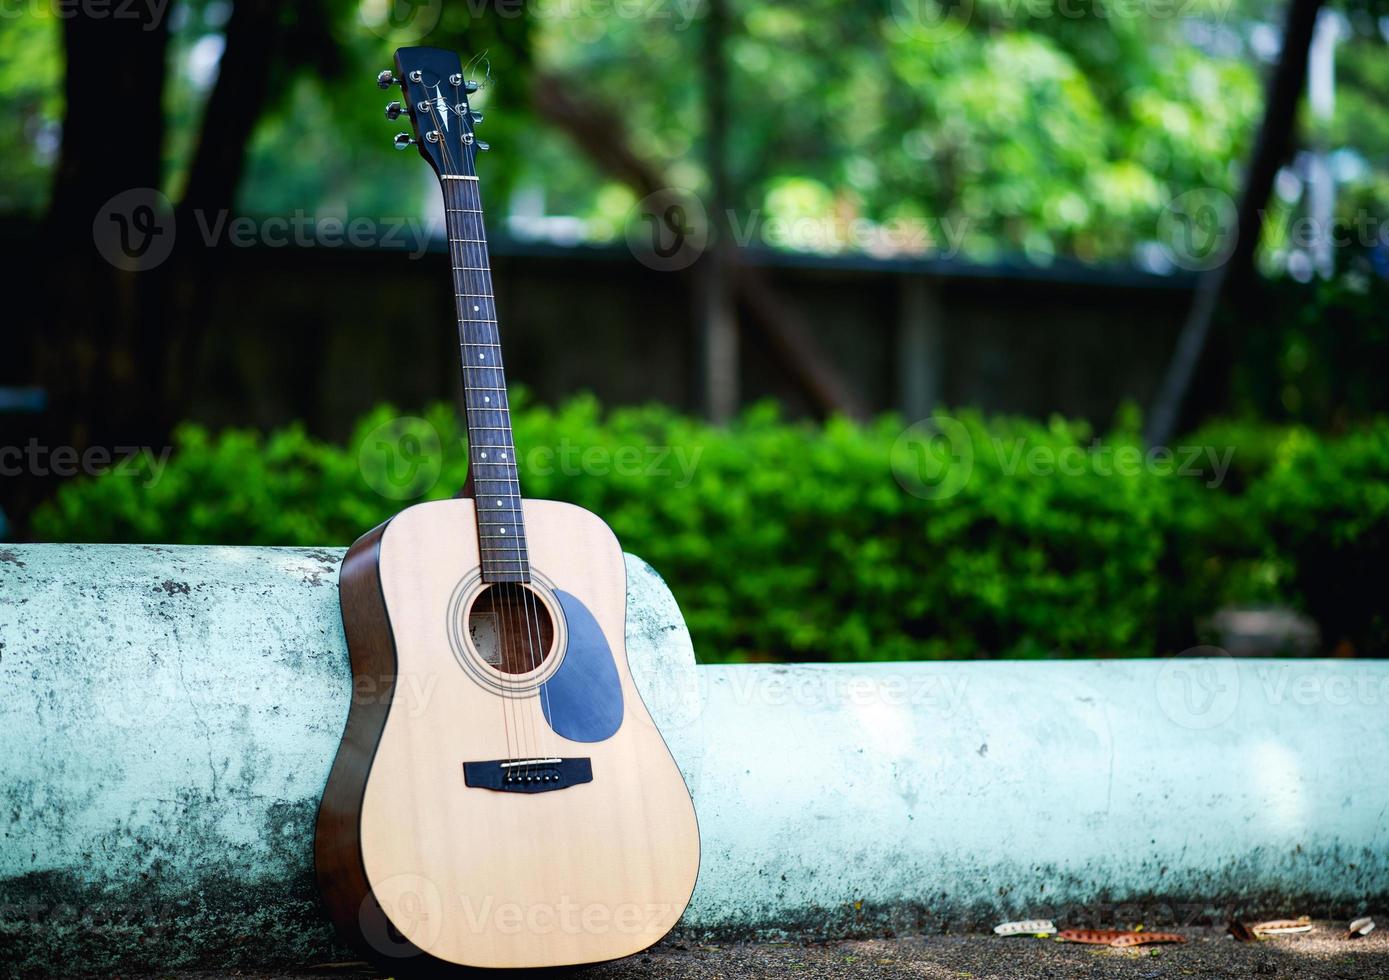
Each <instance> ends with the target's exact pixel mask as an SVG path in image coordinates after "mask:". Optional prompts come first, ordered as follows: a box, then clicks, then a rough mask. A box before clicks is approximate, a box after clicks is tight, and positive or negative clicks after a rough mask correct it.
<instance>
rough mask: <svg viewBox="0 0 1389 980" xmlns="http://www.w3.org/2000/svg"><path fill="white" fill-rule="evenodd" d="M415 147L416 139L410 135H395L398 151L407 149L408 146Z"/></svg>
mask: <svg viewBox="0 0 1389 980" xmlns="http://www.w3.org/2000/svg"><path fill="white" fill-rule="evenodd" d="M414 145H415V138H414V137H413V136H411V135H410V134H409V133H396V134H395V148H396V149H397V150H403V149H405V148H406V147H407V146H414Z"/></svg>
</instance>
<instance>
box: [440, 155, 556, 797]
mask: <svg viewBox="0 0 1389 980" xmlns="http://www.w3.org/2000/svg"><path fill="white" fill-rule="evenodd" d="M464 152H465V153H466V152H468V151H467V150H465V151H464ZM474 159H476V157H474ZM471 186H472V189H473V193H474V194H475V195H476V197H477V200H476V201H474V202H470V203H474V204H476V209H475V210H473V211H470V212H465V213H472V214H475V215H476V217H475V219H474V222H475V234H474V230H473V228H472V227H471V226H470V228H469V231H468V234H466V235H465V236H464V237H465V238H468V239H473V241H469V242H465V243H464V244H463V248H464V251H465V254H469V253H468V246H469V245H473V246H474V247H475V249H476V251H477V268H478V269H479V270H481V276H482V277H486V278H489V279H490V273H491V262H490V259H489V258H488V256H487V246H486V244H485V243H486V241H487V232H486V224H485V221H486V219H485V218H484V217H483V212H482V194H481V192H480V191H479V190H478V188H477V185H476V183H473V184H472V185H471ZM458 193H459V195H460V196H461V197H462V198H463V199H464V200H467V199H468V198H467V192H466V190H463V189H460V191H459V192H458ZM470 264H471V263H470ZM489 312H490V313H491V314H492V316H491V317H489V319H490V320H492V321H493V323H495V322H496V319H497V316H496V299H495V298H493V299H492V306H491V309H490V310H489ZM497 356H498V364H500V363H501V361H500V357H501V353H500V337H498V354H497ZM498 398H499V399H501V400H502V406H501V407H500V408H499V409H498V411H499V412H503V413H505V415H506V417H507V419H508V421H510V400H509V398H507V393H506V392H498ZM510 463H511V467H512V468H513V469H516V470H517V473H518V476H519V468H518V463H517V460H516V452H515V442H514V439H513V441H512V447H511V460H510ZM485 497H486V495H484V499H483V504H484V506H485V505H486V499H485ZM505 505H506V509H507V511H508V512H509V515H510V517H511V521H512V529H513V530H514V531H515V532H516V534H515V541H514V546H515V548H516V551H517V554H518V556H519V555H522V554H524V555H525V556H526V560H525V562H524V564H525V568H524V570H522V573H521V576H520V577H521V579H522V581H520V582H517V583H516V584H515V593H514V597H515V599H516V600H517V605H518V606H519V613H518V618H520V619H522V620H523V622H524V624H525V634H524V649H525V652H526V655H527V659H528V661H529V665H530V670H529V674H530V677H531V679H532V681H535V680H536V674H537V671H538V670H539V668H540V666H541V665H542V664H543V663H544V661H545V651H544V649H543V630H542V627H541V622H540V615H541V613H540V606H539V603H538V600H537V599H536V595H535V589H534V583H533V582H529V581H527V580H528V579H530V578H531V576H530V574H529V572H530V561H529V543H528V541H527V539H526V536H525V534H524V531H523V530H522V529H523V528H524V526H525V510H524V506H523V502H522V499H521V487H520V481H519V479H518V480H516V481H514V485H513V482H509V483H508V485H507V493H506V497H505ZM517 564H521V562H517ZM536 689H537V693H536V695H535V699H534V700H535V703H534V704H532V703H531V697H530V696H529V695H528V694H526V695H524V696H523V697H522V699H521V700H522V708H521V710H522V714H523V716H524V718H525V721H526V723H527V730H528V731H529V732H530V734H531V740H532V748H533V753H532V755H533V757H540V756H541V755H542V754H543V753H542V751H541V746H542V742H550V741H553V736H552V734H547V733H546V731H545V730H546V729H547V728H549V722H548V719H547V718H546V717H544V716H543V715H542V717H541V718H539V719H537V718H536V717H535V714H536V712H537V711H542V712H543V708H542V704H541V698H542V697H543V698H545V699H546V700H545V702H544V703H545V705H546V706H548V704H549V701H548V699H549V690H548V688H546V687H545V686H544V685H543V684H539V683H537V684H536ZM537 732H538V734H537ZM549 754H550V755H553V754H554V753H549ZM522 772H523V775H524V776H526V777H531V776H533V775H534V772H533V770H532V767H530V766H526V767H525V768H524V769H523V770H522Z"/></svg>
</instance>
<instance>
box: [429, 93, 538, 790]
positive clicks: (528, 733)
mask: <svg viewBox="0 0 1389 980" xmlns="http://www.w3.org/2000/svg"><path fill="white" fill-rule="evenodd" d="M455 88H456V86H455ZM460 131H461V120H460ZM464 152H465V153H466V152H467V151H466V150H465V151H464ZM468 186H471V187H472V189H473V191H474V193H475V194H476V196H477V200H476V201H472V200H469V198H468V193H467V190H466V189H465V188H466V187H468ZM450 196H451V197H453V198H454V199H455V203H458V204H465V205H467V204H476V207H475V208H464V209H461V210H459V211H458V213H459V214H473V215H476V217H475V218H473V219H467V218H464V219H462V221H463V222H465V223H464V224H463V230H464V234H463V236H462V239H463V240H462V241H460V242H459V243H458V244H459V246H460V251H461V253H462V255H463V266H464V279H465V282H468V283H474V282H476V283H477V285H476V286H470V288H468V289H467V290H465V292H468V293H476V294H477V295H478V296H481V295H482V293H481V287H482V285H484V284H485V282H486V280H487V279H488V278H489V276H488V274H489V272H490V268H489V266H490V263H489V261H488V259H487V255H486V245H485V244H484V243H485V241H486V230H485V226H484V223H483V216H482V200H481V195H480V194H477V185H476V183H472V182H465V183H464V184H463V185H462V186H460V187H459V189H458V190H456V191H454V192H452V193H451V195H450ZM467 222H471V223H467ZM474 225H475V227H474ZM470 246H472V247H471V248H470ZM474 252H476V253H477V259H476V262H474V260H473V253H474ZM472 276H476V279H474V278H472ZM487 295H489V296H490V295H491V293H489V294H487ZM495 302H496V301H495V299H494V300H493V301H492V304H493V305H492V307H491V309H490V310H488V312H490V313H492V314H493V315H492V316H490V317H483V318H481V319H482V320H485V321H491V322H493V323H495V321H496V315H495V311H496V305H495ZM464 318H465V319H471V318H469V317H466V316H465V317H464ZM494 349H495V355H494V356H495V362H494V364H493V365H492V367H493V369H494V370H496V371H498V372H500V371H501V370H502V360H501V348H500V343H497V344H496V345H495V347H494ZM498 380H501V379H500V378H499V379H498ZM501 387H502V386H500V385H498V386H497V388H498V389H500V388H501ZM504 394H505V393H504V392H501V391H500V390H499V391H498V397H499V398H500V399H503V401H502V404H501V405H500V406H499V407H498V408H497V409H495V410H494V411H496V412H497V413H498V414H499V415H501V416H503V417H504V418H506V419H508V420H509V411H508V410H507V407H506V402H505V400H504ZM483 397H485V398H490V396H483ZM478 407H479V409H480V410H482V411H489V410H488V409H481V406H478ZM499 421H500V420H499ZM497 431H503V430H502V429H500V428H499V429H498V430H497ZM507 452H509V453H510V456H511V458H510V459H509V460H507V463H508V467H507V468H510V469H513V470H514V469H515V466H516V453H515V446H514V443H513V444H512V445H509V446H508V447H507ZM503 479H505V480H506V481H507V492H506V495H505V496H506V500H507V501H508V502H509V503H508V505H507V510H509V511H510V516H511V520H512V530H513V531H515V532H518V533H516V534H513V537H512V541H511V543H510V544H511V548H506V547H501V549H500V550H502V553H503V554H505V553H506V551H508V550H511V549H512V548H514V550H515V552H516V556H517V557H516V558H515V559H503V560H504V561H506V562H507V563H508V565H510V564H516V565H518V566H522V565H524V566H525V567H523V568H518V569H517V571H518V572H519V577H520V578H521V579H522V581H520V582H517V583H511V584H509V585H508V584H504V583H499V584H498V585H496V586H495V588H496V589H497V592H498V594H499V595H501V596H502V597H503V601H502V606H501V608H502V610H503V614H504V615H503V628H504V631H505V634H506V636H507V637H508V638H509V639H510V640H511V650H510V653H511V660H510V661H509V662H508V664H507V665H506V666H520V665H521V662H522V660H521V657H519V656H517V653H518V647H519V648H520V651H519V652H523V653H524V654H525V656H526V658H527V659H528V660H529V662H530V673H531V675H532V677H533V676H534V673H535V669H536V666H537V664H536V657H535V648H534V645H533V640H532V622H531V620H532V616H531V613H532V606H531V605H530V603H529V602H528V600H529V599H530V598H531V590H530V589H529V588H527V585H526V582H525V581H524V579H526V578H528V577H529V575H528V571H529V561H528V560H527V559H525V558H523V556H524V555H525V538H524V535H523V534H521V533H519V532H520V529H521V527H522V521H523V519H524V518H523V514H522V513H521V511H520V509H519V506H520V505H519V499H518V498H519V496H520V486H519V483H516V481H513V480H511V479H510V478H509V477H503ZM476 490H477V487H476V486H475V487H474V491H475V494H474V504H475V506H478V507H479V508H480V510H485V509H486V507H487V500H488V499H489V495H488V494H485V493H484V494H481V495H479V494H477V493H476ZM480 526H481V525H480ZM505 530H506V529H505V527H503V528H502V532H501V533H505ZM498 549H499V544H498V542H497V541H493V542H492V544H491V545H489V550H492V551H496V550H498ZM536 615H537V616H538V612H537V614H536ZM522 625H523V626H524V630H525V632H524V633H521V632H520V631H519V630H518V629H516V628H515V627H518V626H522ZM536 629H537V632H538V627H536ZM503 656H504V657H505V644H503ZM503 673H505V674H507V676H508V678H511V677H513V676H514V675H512V674H511V673H510V671H506V670H504V671H503ZM511 683H512V689H513V693H514V695H515V697H514V698H513V700H515V701H516V702H518V703H517V704H515V705H514V708H515V711H516V713H517V714H519V716H520V719H519V723H518V725H517V729H518V739H519V740H520V741H521V743H522V752H521V756H522V757H526V758H533V757H536V756H538V755H539V746H540V738H541V737H543V736H540V737H538V736H537V731H536V730H537V728H538V727H539V726H540V725H543V722H538V721H537V720H536V718H535V717H534V714H535V712H534V709H533V707H532V705H531V704H530V697H529V696H528V694H527V692H526V691H525V683H524V682H520V681H514V680H513V681H512V682H511ZM521 775H522V777H523V778H529V777H531V776H533V775H534V773H533V767H532V766H529V765H527V766H524V767H522V769H521Z"/></svg>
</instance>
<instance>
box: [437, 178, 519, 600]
mask: <svg viewBox="0 0 1389 980" xmlns="http://www.w3.org/2000/svg"><path fill="white" fill-rule="evenodd" d="M477 188H478V183H477V181H450V182H447V183H445V184H444V221H445V225H446V234H447V239H448V244H449V262H450V265H451V267H452V270H453V296H454V303H455V305H456V306H457V308H458V334H459V336H458V350H459V356H460V360H461V361H462V367H463V404H464V408H465V413H466V422H467V434H468V457H469V461H470V469H471V471H472V473H473V486H474V506H475V507H476V509H477V524H478V527H477V535H478V544H479V547H480V548H481V557H482V567H483V578H484V580H488V581H494V582H496V581H521V582H527V581H530V570H529V563H528V561H527V553H526V532H525V525H524V522H523V513H524V506H523V502H522V497H521V484H520V479H519V475H518V473H517V468H516V451H515V449H514V448H513V447H512V445H511V441H512V435H511V432H512V430H511V413H510V407H509V405H508V404H507V403H508V401H509V396H508V392H507V386H506V376H505V374H504V373H503V370H502V359H503V358H502V349H501V342H500V339H499V337H498V335H497V329H498V322H497V319H498V318H497V300H496V296H495V295H494V290H493V287H492V278H491V268H490V265H491V263H490V260H489V258H488V254H487V252H488V245H487V230H486V227H485V225H484V222H483V218H482V205H481V203H480V200H479V195H478V193H477ZM483 371H485V372H490V373H487V374H480V373H478V372H483Z"/></svg>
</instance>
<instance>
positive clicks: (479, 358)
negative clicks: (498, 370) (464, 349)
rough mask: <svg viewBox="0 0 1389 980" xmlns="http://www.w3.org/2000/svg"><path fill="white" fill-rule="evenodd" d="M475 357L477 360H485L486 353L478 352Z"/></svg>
mask: <svg viewBox="0 0 1389 980" xmlns="http://www.w3.org/2000/svg"><path fill="white" fill-rule="evenodd" d="M477 359H478V360H479V361H485V360H487V355H486V354H479V355H478V356H477Z"/></svg>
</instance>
